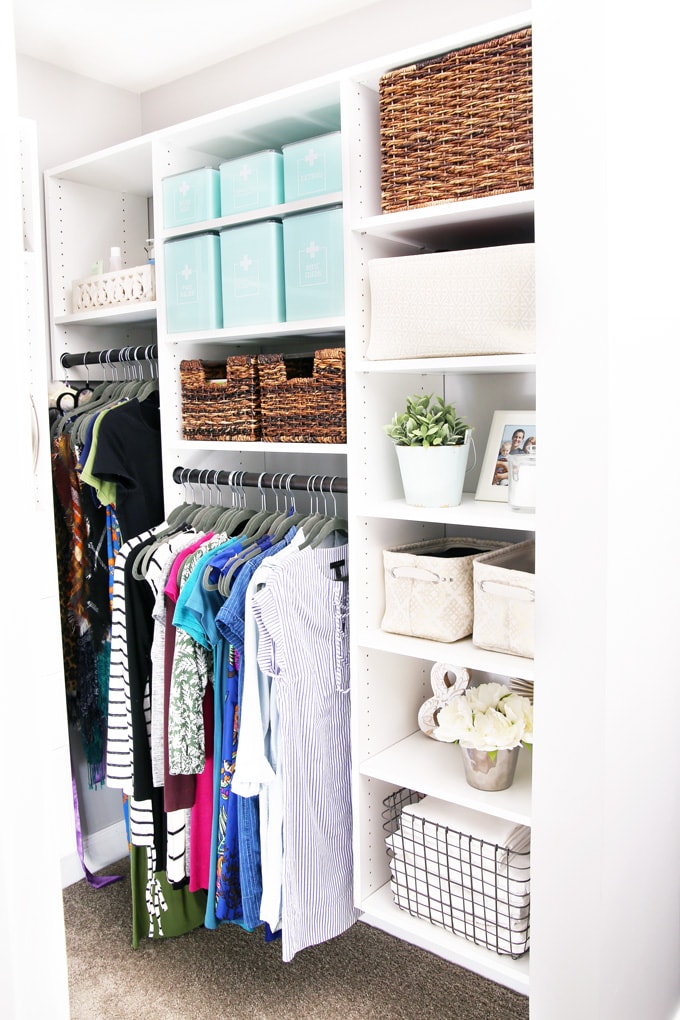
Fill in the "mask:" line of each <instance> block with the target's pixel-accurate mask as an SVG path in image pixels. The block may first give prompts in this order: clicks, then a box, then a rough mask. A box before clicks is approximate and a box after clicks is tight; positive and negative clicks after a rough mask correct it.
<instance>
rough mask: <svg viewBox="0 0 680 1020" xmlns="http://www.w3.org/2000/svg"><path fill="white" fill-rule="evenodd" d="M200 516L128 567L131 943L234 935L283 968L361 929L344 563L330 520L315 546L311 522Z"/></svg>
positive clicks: (119, 665) (152, 539) (119, 663)
mask: <svg viewBox="0 0 680 1020" xmlns="http://www.w3.org/2000/svg"><path fill="white" fill-rule="evenodd" d="M172 516H173V515H171V518H172ZM202 516H203V515H201V514H200V513H191V512H190V513H188V514H187V515H186V516H182V515H180V516H179V517H178V518H177V521H176V522H175V524H173V522H172V520H171V519H168V520H166V521H163V522H161V523H160V524H158V525H156V526H154V527H152V528H150V529H148V530H147V531H145V532H142V533H140V534H139V535H138V536H135V537H134V538H133V539H131V540H129V541H127V542H122V543H121V545H120V547H119V549H118V551H117V554H116V558H115V564H114V611H113V617H112V640H111V680H110V690H109V750H108V752H107V772H108V774H107V783H109V785H113V786H119V787H120V788H121V789H123V790H124V791H126V792H128V793H129V795H130V801H129V815H130V839H131V844H132V865H133V867H132V872H133V882H132V895H133V944H135V945H136V944H138V942H139V939H140V938H142V937H151V938H161V937H165V936H167V935H168V934H170V933H173V934H177V933H181V932H182V931H183V930H190V928H191V927H195V926H196V925H197V924H198V923H200V924H203V925H204V926H205V927H206V928H208V929H216V928H218V927H220V926H221V925H223V924H238V925H239V926H241V927H243V928H246V929H247V930H249V931H253V932H254V931H256V930H258V929H259V931H260V933H261V934H260V937H262V935H263V936H264V937H265V938H266V939H268V940H269V939H271V938H273V937H275V936H277V935H278V937H280V938H281V942H282V958H283V960H284V962H287V961H289V960H292V959H293V958H294V956H295V954H296V953H297V952H299V951H300V950H302V949H304V948H306V947H307V946H310V945H313V944H317V943H319V942H322V941H324V940H326V939H329V938H333V937H334V936H336V935H338V934H340V933H341V932H342V931H344V930H346V928H347V927H349V926H350V925H351V924H353V923H354V921H355V920H356V917H357V913H356V910H355V909H354V907H353V889H352V817H351V807H350V754H349V746H350V745H349V652H348V648H349V635H348V632H347V599H348V594H347V561H348V549H347V545H346V543H344V542H343V539H342V532H340V531H338V530H337V525H336V523H335V522H334V521H331V522H330V524H329V527H328V529H327V530H326V531H325V532H324V530H323V528H320V529H319V534H320V535H321V537H322V539H323V541H321V544H320V545H319V546H315V545H311V546H309V547H307V546H306V544H305V543H306V539H305V533H304V527H303V529H302V530H298V529H297V526H296V524H295V523H292V522H293V521H296V522H299V520H300V518H301V517H302V515H290V516H289V515H288V514H287V513H284V514H282V515H279V514H275V515H271V520H270V521H269V522H265V524H263V525H262V527H260V525H259V523H258V525H257V527H255V525H253V527H252V528H251V529H250V531H249V528H248V527H247V526H246V525H247V522H248V520H249V518H250V516H251V515H250V514H244V515H241V516H240V515H239V514H238V513H236V514H234V515H233V516H230V514H229V513H227V514H226V515H225V516H224V523H223V522H222V517H220V520H219V522H218V524H217V525H216V528H217V530H216V531H215V533H212V532H210V531H208V532H206V533H203V532H201V531H200V530H198V522H199V520H200V519H201V517H202ZM266 516H267V515H265V517H266ZM318 517H319V515H314V522H313V523H314V525H315V527H317V526H318V525H319V524H322V523H323V522H320V521H319V519H318ZM180 518H181V527H180V526H179V525H180ZM194 519H195V524H194ZM206 519H207V518H206ZM215 519H216V518H215ZM267 524H268V527H267ZM228 525H231V526H232V527H234V528H235V529H236V531H237V533H230V531H229V527H228ZM220 526H222V527H226V528H227V530H224V531H220V530H219V527H220ZM194 528H196V530H194ZM260 532H262V533H260ZM199 918H200V921H199V920H198V919H199Z"/></svg>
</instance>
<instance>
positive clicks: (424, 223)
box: [351, 190, 534, 239]
mask: <svg viewBox="0 0 680 1020" xmlns="http://www.w3.org/2000/svg"><path fill="white" fill-rule="evenodd" d="M533 212H534V192H533V190H528V191H517V192H511V193H509V194H507V195H492V196H489V197H482V198H470V199H466V200H464V201H461V202H443V203H440V204H438V205H429V206H424V207H423V208H419V209H405V210H403V211H401V212H392V213H379V214H378V215H377V216H365V217H361V218H359V219H357V220H354V222H353V223H352V225H351V229H352V231H353V232H354V233H359V234H370V235H371V236H372V237H386V238H395V239H399V238H405V237H408V236H409V235H410V234H414V233H415V234H417V233H419V232H421V231H422V230H426V229H427V228H429V227H440V226H446V227H451V228H455V227H456V226H461V225H462V224H467V223H481V222H483V221H484V220H489V219H496V218H498V217H502V218H503V219H504V220H507V219H509V218H511V217H517V216H531V215H532V214H533Z"/></svg>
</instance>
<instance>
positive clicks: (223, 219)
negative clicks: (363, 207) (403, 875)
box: [161, 191, 342, 241]
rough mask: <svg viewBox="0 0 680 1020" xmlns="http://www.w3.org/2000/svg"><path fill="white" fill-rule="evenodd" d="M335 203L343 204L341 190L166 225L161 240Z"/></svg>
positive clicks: (277, 216)
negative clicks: (184, 222) (239, 211)
mask: <svg viewBox="0 0 680 1020" xmlns="http://www.w3.org/2000/svg"><path fill="white" fill-rule="evenodd" d="M335 205H342V192H341V191H335V192H331V193H329V194H327V195H315V196H314V198H300V199H297V200H296V201H294V202H281V203H279V204H278V205H270V206H267V207H266V208H263V209H249V210H248V211H247V212H243V213H234V214H232V215H230V216H218V217H216V218H215V219H211V220H202V221H201V222H200V223H190V224H186V225H185V226H182V227H166V228H165V230H164V231H163V234H162V237H161V240H162V241H174V240H175V239H176V238H178V237H191V236H192V235H194V234H204V233H207V232H213V233H214V232H215V231H219V230H224V229H226V228H228V227H238V226H242V225H245V224H247V223H259V222H261V221H262V220H275V219H285V218H286V216H294V215H295V214H296V213H301V212H312V211H314V210H316V209H327V208H328V207H329V206H335Z"/></svg>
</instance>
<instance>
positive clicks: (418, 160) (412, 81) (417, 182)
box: [380, 28, 533, 212]
mask: <svg viewBox="0 0 680 1020" xmlns="http://www.w3.org/2000/svg"><path fill="white" fill-rule="evenodd" d="M380 144H381V189H382V210H383V212H397V211H401V210H403V209H416V208H422V207H424V206H429V205H434V204H436V203H438V202H456V201H460V200H462V199H470V198H480V197H483V196H489V195H501V194H507V193H509V192H515V191H526V190H527V189H530V188H532V187H533V102H532V74H531V29H530V28H525V29H521V30H519V31H517V32H511V33H509V34H506V35H503V36H499V37H498V38H495V39H489V40H487V41H485V42H481V43H476V44H475V45H473V46H468V47H465V48H463V49H459V50H454V51H452V52H451V53H445V54H443V55H442V56H438V57H434V58H432V59H430V60H427V61H424V62H422V63H418V64H411V65H410V66H408V67H401V68H398V69H397V70H393V71H389V72H387V73H386V74H385V75H383V77H382V78H381V80H380Z"/></svg>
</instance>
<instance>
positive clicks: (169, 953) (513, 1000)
mask: <svg viewBox="0 0 680 1020" xmlns="http://www.w3.org/2000/svg"><path fill="white" fill-rule="evenodd" d="M106 871H108V873H110V874H120V875H124V876H125V877H124V879H123V881H120V882H116V883H114V884H113V885H109V886H106V887H105V888H103V889H99V890H95V889H92V888H91V887H90V886H89V885H88V884H87V883H86V881H85V880H84V879H83V880H82V881H81V882H77V883H76V884H75V885H72V886H70V887H69V888H67V889H65V890H64V916H65V924H66V944H67V953H68V971H69V993H70V1001H71V1020H100V1018H102V1017H109V1018H111V1020H146V1018H149V1020H189V1018H190V1020H219V1018H225V1020H232V1018H233V1020H355V1018H356V1020H368V1018H371V1020H373V1018H376V1020H402V1018H403V1020H421V1018H422V1020H426V1018H427V1020H429V1018H433V1020H434V1018H438V1020H458V1018H460V1020H528V1017H529V1003H528V999H526V998H525V997H524V996H522V995H518V994H516V993H515V992H512V991H510V990H509V989H507V988H504V987H503V986H501V985H497V984H495V983H494V982H491V981H487V980H485V979H483V978H480V977H478V976H477V975H475V974H472V973H470V972H469V971H466V970H464V969H462V968H459V967H456V966H454V965H453V964H450V963H447V962H446V961H444V960H442V959H440V958H439V957H437V956H433V955H432V954H430V953H427V952H425V951H423V950H420V949H417V948H415V947H413V946H410V945H408V944H406V943H404V942H402V941H401V940H400V939H396V938H394V937H392V936H391V935H387V934H385V933H384V932H381V931H378V930H376V929H374V928H371V927H370V926H369V925H367V924H364V923H362V922H358V923H357V924H355V925H353V927H352V928H350V930H349V931H347V932H345V933H344V934H343V935H341V936H339V937H338V938H336V939H332V940H331V941H330V942H327V943H324V944H323V945H320V946H312V947H310V948H308V949H306V950H304V951H303V952H301V953H298V954H297V955H296V957H295V959H294V960H293V961H292V962H290V963H285V964H284V963H282V961H281V944H280V942H278V941H276V942H270V943H266V942H265V941H264V938H263V937H261V935H260V934H259V933H252V934H251V933H248V932H245V931H243V930H242V929H241V928H238V927H236V926H234V925H225V926H222V927H220V928H219V929H218V930H217V931H208V930H206V929H198V930H196V931H194V932H191V933H189V934H188V935H183V936H181V937H180V938H175V939H164V940H157V941H153V940H149V941H148V942H146V943H144V944H142V945H140V946H139V947H138V948H137V949H133V948H132V944H131V923H132V907H131V900H130V886H129V881H128V876H129V867H128V862H127V860H124V861H120V862H118V863H117V864H116V865H114V866H113V867H111V868H109V869H106Z"/></svg>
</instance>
